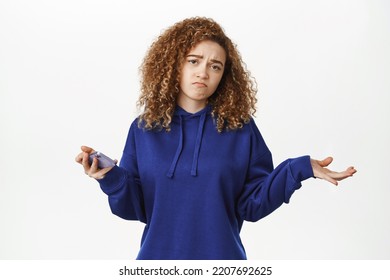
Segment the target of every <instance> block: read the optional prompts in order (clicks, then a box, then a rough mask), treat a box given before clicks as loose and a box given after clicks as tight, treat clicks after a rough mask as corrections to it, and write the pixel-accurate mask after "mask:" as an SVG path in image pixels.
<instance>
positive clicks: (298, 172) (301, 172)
mask: <svg viewBox="0 0 390 280" xmlns="http://www.w3.org/2000/svg"><path fill="white" fill-rule="evenodd" d="M290 168H291V173H292V176H293V177H294V179H295V180H296V182H302V181H304V180H306V179H309V178H312V177H314V174H313V168H312V166H311V162H310V156H308V155H307V156H302V157H298V158H294V159H291V160H290Z"/></svg>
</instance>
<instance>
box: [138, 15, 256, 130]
mask: <svg viewBox="0 0 390 280" xmlns="http://www.w3.org/2000/svg"><path fill="white" fill-rule="evenodd" d="M204 40H211V41H214V42H216V43H218V44H219V45H220V46H221V47H222V48H223V49H224V50H225V52H226V65H225V71H224V74H223V77H222V80H221V82H220V84H219V86H218V88H217V90H216V91H215V92H214V94H213V95H212V96H211V97H210V98H209V100H208V102H209V104H211V105H212V115H213V117H214V118H215V119H216V127H217V130H218V131H219V132H222V131H223V130H224V129H229V130H234V129H238V128H241V127H242V126H243V124H244V123H247V122H249V120H250V118H251V116H252V115H253V114H254V113H255V112H256V109H255V105H256V101H257V100H256V92H257V88H256V82H255V80H254V79H253V78H252V77H251V75H250V73H249V71H247V70H246V66H245V64H244V63H243V61H242V59H241V56H240V53H239V52H238V50H237V47H236V45H235V44H233V42H232V41H231V40H230V39H229V38H228V37H227V36H226V35H225V33H224V31H223V29H222V28H221V27H220V25H219V24H217V23H216V22H215V21H214V20H212V19H209V18H204V17H194V18H188V19H185V20H183V21H181V22H178V23H176V24H174V25H173V26H171V27H170V28H168V29H167V30H165V31H164V32H163V33H162V34H161V35H160V36H159V37H158V38H157V40H155V41H154V42H153V43H152V45H151V46H150V48H149V50H148V52H147V54H146V56H145V58H144V60H143V63H142V65H141V66H140V74H141V95H140V97H139V100H138V103H137V105H138V107H139V108H141V109H143V112H142V114H141V115H140V118H139V124H140V125H141V124H142V125H143V127H144V128H146V129H154V128H160V129H161V128H164V129H165V130H167V131H169V130H170V123H171V121H172V116H173V113H174V110H175V106H176V98H177V96H178V94H179V91H180V88H179V83H180V69H181V65H182V63H183V62H184V61H185V56H186V55H187V53H188V51H190V50H191V49H192V48H193V47H194V46H196V45H197V44H198V43H199V42H201V41H204Z"/></svg>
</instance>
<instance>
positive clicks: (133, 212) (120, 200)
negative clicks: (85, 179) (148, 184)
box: [76, 146, 146, 222]
mask: <svg viewBox="0 0 390 280" xmlns="http://www.w3.org/2000/svg"><path fill="white" fill-rule="evenodd" d="M81 150H82V152H81V153H80V154H79V155H77V157H76V162H78V163H80V164H81V165H83V167H84V172H85V174H87V175H88V176H90V177H91V178H94V179H96V180H97V181H98V182H99V184H100V187H101V189H102V191H103V192H104V193H105V194H107V195H108V202H109V205H110V208H111V211H112V213H113V214H114V215H117V216H119V217H121V218H123V219H126V220H139V221H141V222H146V216H145V211H144V205H143V195H142V189H141V186H140V181H139V179H138V176H137V167H136V160H135V159H134V158H132V157H131V156H130V160H126V163H127V165H128V166H127V165H126V166H121V167H118V166H114V167H108V168H103V169H99V168H98V161H97V159H96V158H95V159H94V160H93V162H92V164H91V165H90V164H89V162H88V156H89V154H90V153H92V152H94V150H93V149H92V148H90V147H86V146H82V147H81ZM124 156H125V155H124Z"/></svg>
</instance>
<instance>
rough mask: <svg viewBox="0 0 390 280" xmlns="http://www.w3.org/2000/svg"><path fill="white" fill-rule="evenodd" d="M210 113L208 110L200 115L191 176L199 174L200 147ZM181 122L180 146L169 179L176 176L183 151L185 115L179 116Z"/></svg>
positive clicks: (169, 171) (169, 172)
mask: <svg viewBox="0 0 390 280" xmlns="http://www.w3.org/2000/svg"><path fill="white" fill-rule="evenodd" d="M207 113H208V110H207V109H206V110H205V111H204V112H202V113H201V114H200V119H199V126H198V132H197V134H196V140H195V147H194V156H193V160H192V167H191V175H192V176H194V177H195V176H197V174H198V159H199V152H200V146H201V144H202V139H203V128H204V124H205V122H206V115H207ZM179 120H180V136H179V145H178V146H177V149H176V153H175V157H174V158H173V161H172V163H171V167H170V168H169V170H168V173H167V177H169V178H172V177H173V175H174V174H175V169H176V166H177V162H178V161H179V157H180V154H181V152H182V150H183V138H184V136H183V115H179Z"/></svg>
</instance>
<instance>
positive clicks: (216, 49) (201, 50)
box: [187, 40, 226, 61]
mask: <svg viewBox="0 0 390 280" xmlns="http://www.w3.org/2000/svg"><path fill="white" fill-rule="evenodd" d="M191 54H194V55H199V56H204V57H209V58H213V59H219V60H223V61H225V60H226V52H225V50H224V49H223V48H222V47H221V45H219V44H218V43H216V42H214V41H209V40H207V41H201V42H199V43H198V44H196V45H195V46H194V47H193V48H192V49H190V50H189V52H188V54H187V55H191Z"/></svg>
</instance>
